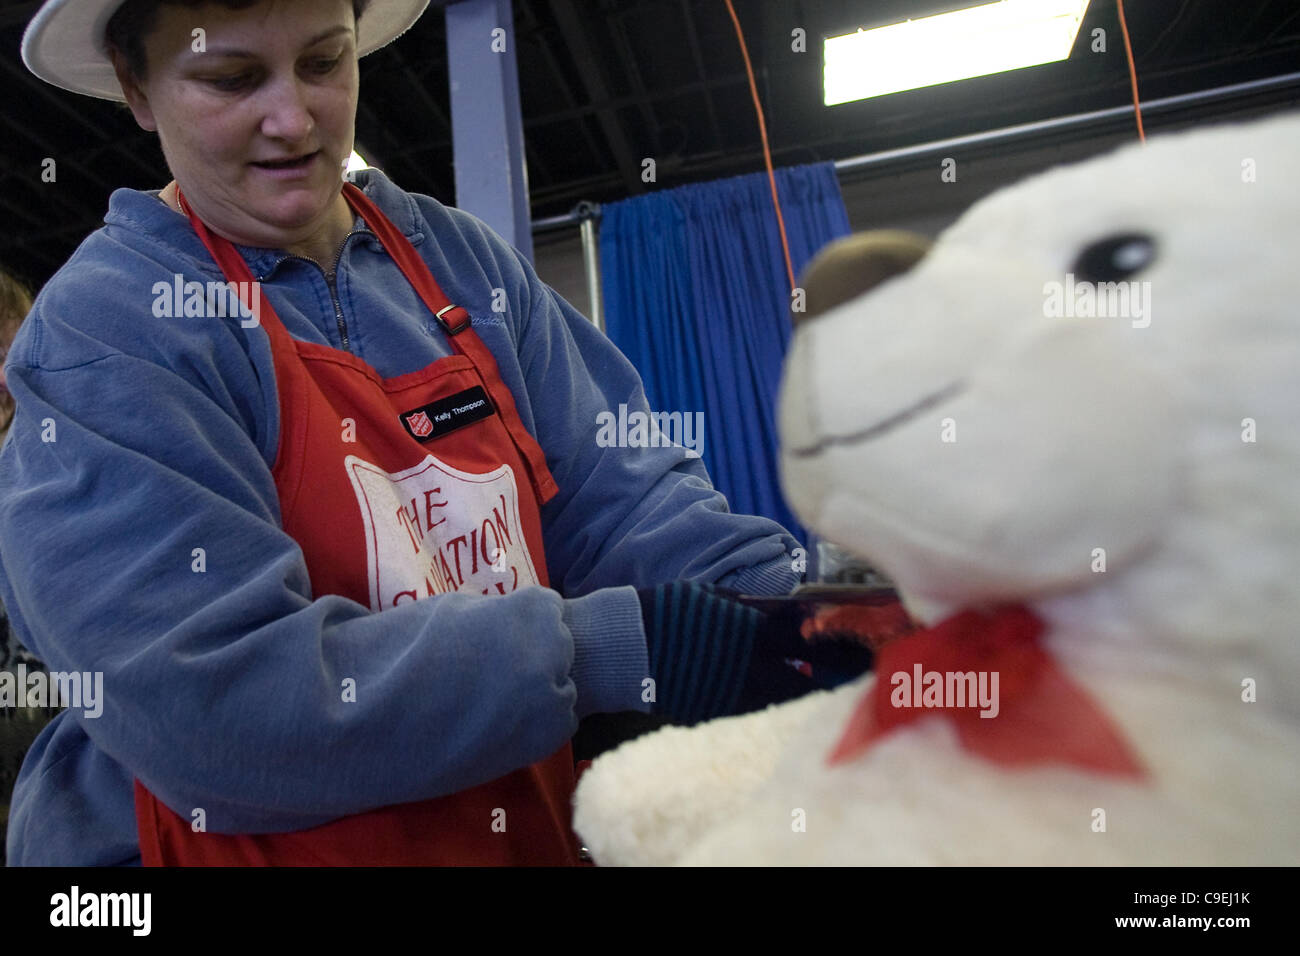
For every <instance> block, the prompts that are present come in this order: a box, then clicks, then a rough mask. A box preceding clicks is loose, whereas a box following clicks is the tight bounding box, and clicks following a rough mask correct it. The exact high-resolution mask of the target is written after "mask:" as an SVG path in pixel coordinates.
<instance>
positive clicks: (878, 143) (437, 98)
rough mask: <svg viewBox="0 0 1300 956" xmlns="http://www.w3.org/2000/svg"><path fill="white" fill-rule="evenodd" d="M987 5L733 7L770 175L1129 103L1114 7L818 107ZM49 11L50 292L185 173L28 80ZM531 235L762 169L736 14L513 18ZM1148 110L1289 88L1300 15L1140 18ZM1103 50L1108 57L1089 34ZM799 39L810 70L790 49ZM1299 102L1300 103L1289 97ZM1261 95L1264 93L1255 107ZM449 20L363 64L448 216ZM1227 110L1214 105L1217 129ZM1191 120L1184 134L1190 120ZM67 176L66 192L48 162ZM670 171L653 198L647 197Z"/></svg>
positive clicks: (103, 105) (1190, 8) (372, 94)
mask: <svg viewBox="0 0 1300 956" xmlns="http://www.w3.org/2000/svg"><path fill="white" fill-rule="evenodd" d="M971 5H974V3H973V2H972V0H916V2H909V0H735V6H736V10H737V13H738V15H739V17H740V20H741V23H742V25H743V26H744V29H745V33H746V38H747V41H748V44H749V48H750V55H751V57H752V58H753V61H754V68H755V72H756V75H757V79H758V84H759V90H760V94H761V96H762V98H763V102H764V106H765V109H766V111H767V116H768V130H769V133H770V136H771V140H772V150H773V158H774V161H775V162H776V164H777V165H794V164H798V163H807V162H814V161H818V160H828V159H840V158H845V157H849V156H854V155H858V154H862V153H870V152H875V151H878V150H883V149H891V148H895V147H902V146H907V145H910V144H915V143H923V142H927V141H931V140H937V139H943V138H946V137H951V136H957V135H962V134H966V133H974V132H978V131H981V130H986V129H994V128H998V127H1004V126H1009V125H1013V124H1018V123H1025V122H1031V121H1034V120H1040V119H1048V118H1052V117H1056V116H1062V115H1066V114H1073V113H1081V112H1085V111H1090V110H1097V109H1103V108H1106V107H1114V106H1122V105H1124V104H1125V103H1128V102H1130V92H1129V78H1128V71H1127V67H1126V64H1125V59H1124V51H1123V45H1122V41H1121V38H1120V31H1119V23H1118V18H1117V13H1116V6H1115V0H1093V2H1092V4H1091V6H1090V8H1089V12H1088V16H1087V19H1086V21H1085V23H1084V25H1083V29H1082V30H1081V31H1080V34H1079V39H1078V41H1077V42H1076V44H1075V50H1074V53H1073V55H1072V56H1071V57H1070V59H1069V60H1067V61H1064V62H1061V63H1056V64H1049V65H1046V66H1041V67H1033V68H1030V69H1026V70H1018V71H1015V72H1012V73H1006V74H1002V75H998V76H991V77H984V78H979V79H974V80H968V81H965V82H962V83H954V84H947V85H944V86H938V87H932V88H929V89H925V90H918V91H914V92H908V93H901V94H896V95H893V96H888V97H882V98H877V99H872V100H866V101H862V102H859V103H852V104H845V105H843V106H837V107H833V108H830V109H828V108H826V107H824V106H822V105H821V43H820V39H821V38H822V37H823V36H830V35H836V34H840V33H845V32H849V31H851V30H853V29H855V28H857V27H859V26H861V27H872V26H880V25H883V24H887V23H892V22H896V21H898V20H900V19H905V18H907V17H909V16H910V17H919V16H925V15H928V14H931V13H935V12H939V11H941V10H944V9H952V8H954V7H957V6H971ZM39 6H40V4H39V3H38V2H12V0H10V2H6V3H3V4H0V76H2V77H3V82H4V90H5V96H4V99H5V105H4V115H3V120H2V122H0V149H2V150H3V160H4V162H3V163H2V164H0V177H3V179H2V185H3V189H2V191H0V208H2V209H3V211H4V212H5V213H6V214H7V216H8V218H9V222H10V226H11V228H9V229H6V230H4V232H3V234H0V264H3V266H4V267H5V268H7V269H9V270H10V271H11V272H14V273H16V274H17V275H19V276H20V277H21V278H23V279H25V280H26V281H28V282H29V283H30V284H32V285H39V284H40V283H42V282H44V281H45V280H46V279H47V278H48V277H49V276H50V275H51V274H52V273H53V271H54V270H55V269H56V268H58V266H59V265H60V264H61V263H62V262H63V261H64V260H65V259H66V258H67V257H68V256H69V255H70V254H71V252H72V251H73V249H74V248H75V247H76V246H77V244H78V243H79V242H80V241H81V239H82V238H83V237H84V236H85V235H86V234H87V233H89V232H90V231H92V230H94V229H95V228H97V227H98V225H99V224H100V222H101V219H102V216H103V214H104V211H105V210H106V208H107V205H108V197H109V194H110V193H111V192H112V190H113V189H115V188H117V187H119V186H131V187H136V188H158V187H160V186H162V185H164V184H165V183H166V182H167V180H168V179H170V176H169V175H168V173H167V170H166V167H165V165H164V163H163V159H162V154H161V152H160V150H159V148H158V144H157V139H156V137H155V136H154V135H153V134H150V133H145V132H143V131H141V130H140V129H139V128H138V127H136V125H135V123H134V121H133V120H132V119H131V117H130V114H129V113H127V112H126V111H125V109H124V108H121V107H117V106H115V105H114V104H112V103H108V102H106V101H100V100H92V99H90V98H88V97H82V96H77V95H75V94H71V93H65V92H63V91H61V90H57V89H55V88H54V87H51V86H48V85H47V84H45V83H43V82H41V81H39V80H37V79H36V78H35V77H33V76H31V75H30V74H29V73H28V72H27V71H26V69H25V68H24V67H23V66H22V62H21V60H20V58H19V53H18V49H19V41H20V39H21V36H22V31H23V27H24V25H25V24H26V22H27V20H28V19H30V17H31V16H32V14H33V13H34V12H35V10H36V9H37V8H38V7H39ZM513 9H514V16H515V31H516V37H517V40H516V44H517V52H518V58H519V73H520V77H521V87H522V94H521V96H522V104H523V114H524V134H525V140H526V144H527V154H528V155H527V158H528V172H529V181H530V188H531V198H532V210H533V215H534V216H535V217H538V218H540V217H544V216H549V215H554V214H558V213H564V212H567V211H568V210H569V209H570V208H571V207H572V206H573V205H574V204H575V203H576V202H577V201H579V200H584V199H585V200H593V201H596V202H604V201H611V200H614V199H620V198H624V197H626V196H628V195H631V194H636V193H638V192H642V191H644V190H646V189H664V188H669V187H672V186H676V185H680V184H682V183H684V182H690V181H696V180H700V179H711V178H716V177H721V176H728V175H734V174H738V173H744V172H753V171H756V170H758V169H761V168H762V153H761V150H760V146H759V138H758V132H757V126H756V122H755V118H754V112H753V105H752V101H751V98H750V94H749V89H748V84H747V81H746V78H745V71H744V64H743V62H742V60H741V56H740V52H739V48H738V46H737V41H736V36H735V32H734V28H733V27H732V24H731V20H730V17H729V15H728V13H727V10H726V5H725V4H724V3H723V0H581V2H578V0H514V3H513ZM1126 13H1127V16H1128V23H1129V29H1130V32H1131V35H1132V40H1133V46H1134V54H1135V58H1136V62H1137V69H1138V76H1139V83H1140V90H1141V95H1142V98H1143V100H1149V99H1155V98H1160V97H1166V96H1171V95H1175V94H1179V93H1187V92H1192V91H1196V90H1202V89H1208V88H1211V87H1219V86H1223V85H1226V84H1230V83H1238V82H1242V81H1245V80H1252V79H1257V78H1264V77H1270V76H1277V75H1280V74H1284V73H1288V72H1290V71H1293V70H1296V69H1297V65H1298V64H1300V3H1298V2H1297V0H1231V2H1229V0H1222V2H1216V0H1130V2H1129V3H1128V5H1127V7H1126ZM1097 27H1100V28H1102V29H1104V30H1105V31H1106V38H1107V52H1106V53H1104V54H1102V53H1094V52H1092V51H1091V49H1090V38H1091V35H1092V31H1093V29H1094V28H1097ZM796 28H801V29H803V30H805V31H806V36H807V52H804V53H798V52H794V51H793V50H792V39H791V37H792V31H793V30H795V29H796ZM1265 95H1266V96H1272V97H1274V98H1276V99H1277V100H1278V101H1279V102H1285V101H1287V100H1288V99H1289V100H1290V101H1294V100H1295V99H1296V96H1297V87H1296V86H1291V87H1290V88H1289V89H1283V90H1280V91H1275V92H1273V93H1270V94H1265ZM1258 99H1259V97H1258V96H1257V97H1256V100H1258ZM448 109H449V107H448V81H447V56H446V48H445V39H444V21H443V13H442V11H441V10H438V9H434V8H432V7H431V8H430V10H429V12H428V13H426V14H425V16H424V17H423V18H422V19H421V21H420V22H419V23H417V24H416V26H415V28H414V29H412V30H411V31H410V32H409V33H407V34H406V35H405V36H404V37H402V38H401V39H400V40H399V41H398V42H396V43H395V44H393V45H392V46H390V47H388V48H387V49H385V50H382V51H380V52H378V53H376V54H373V55H372V56H369V57H367V58H365V59H364V60H363V61H362V69H361V105H360V109H359V113H358V116H357V141H358V143H359V144H361V145H362V147H363V148H364V149H366V150H368V151H369V156H370V158H371V159H372V160H373V161H375V163H376V165H380V166H382V167H383V168H384V170H385V172H387V173H388V175H389V176H391V177H392V178H393V179H394V180H395V181H396V182H397V183H398V184H400V185H401V186H403V187H404V188H406V189H409V190H412V191H416V192H423V193H428V194H430V195H433V196H436V197H437V198H438V199H440V200H442V201H444V202H447V203H450V202H452V201H453V200H454V198H455V190H454V183H453V175H452V147H451V132H450V127H449V123H448ZM1214 109H1218V110H1220V111H1222V110H1224V106H1223V105H1219V106H1217V107H1211V108H1207V115H1209V113H1212V112H1213V110H1214ZM1183 118H1186V116H1184V117H1183ZM45 157H55V158H57V160H58V163H59V176H58V181H57V186H56V185H54V184H49V183H44V182H42V180H41V168H42V167H41V162H42V159H43V158H45ZM646 157H653V158H654V159H655V160H656V164H657V171H658V179H657V182H656V183H654V184H652V185H650V186H647V185H646V184H644V183H643V182H642V181H641V176H640V174H641V168H642V167H641V161H642V159H643V158H646Z"/></svg>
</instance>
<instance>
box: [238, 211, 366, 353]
mask: <svg viewBox="0 0 1300 956" xmlns="http://www.w3.org/2000/svg"><path fill="white" fill-rule="evenodd" d="M360 235H371V236H373V235H374V233H372V232H371V231H370V230H369V229H354V230H352V231H351V232H349V233H348V234H347V235H346V236H344V237H343V242H342V243H341V244H340V245H339V251H338V254H337V255H335V256H334V265H332V266H331V267H330V270H329V271H328V272H326V271H325V270H324V269H322V268H321V264H320V263H319V262H317V261H316V260H315V259H308V258H307V257H306V256H294V255H288V256H285V257H284V258H282V259H277V260H276V261H275V265H273V266H272V267H271V268H270V269H269V270H267V272H266V275H263V276H262V277H261V278H260V279H259V280H258V281H262V280H265V279H266V276H269V275H270V274H271V273H272V272H274V271H275V270H276V268H278V267H279V265H280V263H282V262H285V261H287V260H289V259H297V260H298V261H299V262H310V263H311V264H312V265H314V266H315V267H316V268H317V269H320V272H321V275H323V276H324V277H325V285H326V286H327V287H328V288H329V290H330V302H332V303H333V304H334V324H335V326H336V327H337V328H338V330H339V342H340V343H341V344H342V346H343V351H345V352H351V351H352V346H351V340H350V339H349V338H348V323H347V320H346V319H344V318H343V305H342V303H340V302H339V289H338V268H339V261H340V260H341V259H342V258H343V251H344V250H345V249H347V247H348V242H349V241H350V240H351V239H352V237H353V236H360Z"/></svg>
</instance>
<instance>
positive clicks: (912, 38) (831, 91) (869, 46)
mask: <svg viewBox="0 0 1300 956" xmlns="http://www.w3.org/2000/svg"><path fill="white" fill-rule="evenodd" d="M1087 9H1088V0H999V2H997V3H986V4H984V5H982V6H978V7H967V8H966V9H964V10H954V11H952V12H950V13H940V14H937V15H935V16H932V17H924V18H923V19H920V20H907V21H905V22H903V23H895V24H892V25H890V26H887V27H878V28H876V29H874V30H859V31H858V32H857V33H850V34H848V35H847V36H838V37H828V38H827V40H826V42H825V74H824V75H825V103H826V105H827V106H834V105H836V104H838V103H848V102H851V101H853V100H863V99H867V98H868V97H872V96H884V95H885V94H887V93H897V92H900V91H901V90H914V89H917V88H919V87H923V86H934V85H935V84H938V83H951V82H953V81H954V80H964V79H969V78H970V77H973V76H988V75H989V74H991V73H1003V72H1005V71H1007V70H1019V69H1023V68H1024V67H1027V66H1037V65H1039V64H1042V63H1055V62H1057V61H1059V60H1064V59H1066V58H1067V57H1068V56H1069V55H1070V49H1071V48H1072V47H1073V46H1074V38H1075V37H1076V36H1077V35H1078V33H1079V25H1080V24H1081V23H1082V22H1083V16H1084V14H1085V13H1086V12H1087Z"/></svg>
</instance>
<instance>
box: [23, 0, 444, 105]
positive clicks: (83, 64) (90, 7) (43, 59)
mask: <svg viewBox="0 0 1300 956" xmlns="http://www.w3.org/2000/svg"><path fill="white" fill-rule="evenodd" d="M124 2H125V0H48V2H47V3H46V4H45V5H44V6H42V7H41V8H40V9H39V10H38V11H36V16H34V17H32V22H31V23H29V24H27V30H26V32H24V33H23V62H24V63H26V64H27V69H29V70H31V71H32V72H33V73H35V74H36V75H37V76H39V77H40V78H41V79H42V80H44V81H45V82H47V83H53V84H54V85H55V86H58V87H62V88H63V89H65V90H71V91H72V92H74V93H85V94H86V95H88V96H97V97H99V98H100V99H105V100H116V101H117V102H119V103H124V102H126V97H124V96H123V95H122V88H121V87H120V86H119V85H118V82H117V74H116V73H114V72H113V64H112V61H111V60H109V58H108V51H107V49H106V48H105V43H104V28H105V27H106V26H108V21H109V20H110V19H111V18H112V16H113V14H114V13H116V12H117V8H118V7H120V6H121V5H122V4H123V3H124ZM428 5H429V0H371V3H370V5H369V6H368V7H366V9H365V12H364V13H363V14H362V15H361V19H360V20H358V21H357V56H359V57H360V56H365V55H366V54H367V53H373V52H374V51H375V50H378V49H379V48H380V47H384V46H387V45H388V44H389V43H391V42H392V41H393V40H396V39H397V38H398V37H399V36H401V35H402V34H403V33H405V32H406V31H407V30H409V29H410V28H411V25H412V24H414V23H415V21H416V20H418V19H420V14H422V13H423V12H424V8H425V7H427V6H428Z"/></svg>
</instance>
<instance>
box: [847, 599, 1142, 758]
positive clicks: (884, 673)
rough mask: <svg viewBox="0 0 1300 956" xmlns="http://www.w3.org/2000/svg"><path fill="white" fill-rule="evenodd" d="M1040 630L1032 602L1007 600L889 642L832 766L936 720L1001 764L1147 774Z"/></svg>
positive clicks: (967, 746) (965, 743) (970, 748)
mask: <svg viewBox="0 0 1300 956" xmlns="http://www.w3.org/2000/svg"><path fill="white" fill-rule="evenodd" d="M1042 631H1043V622H1042V621H1040V620H1039V619H1038V618H1037V617H1036V616H1035V615H1034V614H1033V613H1032V612H1031V611H1029V610H1028V609H1027V608H1024V607H1021V606H1008V607H1004V608H1001V609H999V610H997V611H995V612H993V613H991V614H985V613H981V612H979V611H964V612H962V613H961V614H957V615H956V616H954V617H951V618H949V619H948V620H946V621H943V622H942V623H940V624H938V625H936V626H935V627H933V628H930V629H929V630H924V631H917V632H916V633H914V634H911V635H909V636H907V637H904V638H900V639H899V640H896V641H893V642H892V643H889V644H886V645H885V646H884V647H882V648H881V649H880V650H879V652H878V653H877V655H876V680H875V682H874V683H873V684H872V685H871V687H870V688H869V689H868V691H867V693H866V694H865V696H863V698H862V700H861V702H859V704H858V706H857V709H855V710H854V712H853V715H852V716H851V717H850V718H849V722H848V726H847V727H846V728H845V731H844V734H843V736H842V737H841V738H840V741H839V743H838V744H836V746H835V749H834V750H833V751H832V753H831V755H830V757H828V758H827V763H829V764H832V765H834V764H838V763H843V762H844V761H846V760H849V759H851V758H853V757H856V756H857V755H858V754H860V753H862V752H863V751H864V750H867V749H868V748H869V747H871V746H872V745H873V744H875V743H876V742H877V741H878V740H880V739H881V738H882V737H884V736H885V735H886V734H888V733H889V732H890V731H891V730H894V729H895V728H898V727H902V726H906V725H907V724H909V723H911V722H912V721H914V720H921V719H923V718H926V717H937V718H940V719H943V720H947V721H948V722H949V723H951V724H952V726H953V728H954V729H955V730H956V731H957V737H958V739H959V740H960V741H961V745H962V746H963V747H964V748H965V749H966V750H968V751H970V752H971V753H973V754H976V755H977V756H980V757H983V758H984V759H985V760H989V761H992V762H993V763H996V764H1001V765H1002V766H1005V767H1024V766H1032V765H1036V764H1048V763H1065V764H1071V765H1073V766H1077V767H1083V768H1085V769H1087V770H1091V771H1095V772H1098V773H1110V774H1115V775H1118V776H1131V777H1137V778H1142V777H1145V776H1146V771H1145V769H1144V768H1143V767H1142V764H1141V763H1140V762H1139V761H1138V759H1137V757H1136V756H1135V755H1134V753H1133V751H1132V750H1131V749H1130V748H1129V746H1128V743H1127V741H1125V739H1124V737H1123V735H1122V734H1121V733H1120V732H1119V730H1118V729H1116V727H1115V726H1114V725H1113V724H1112V723H1111V722H1110V720H1109V719H1108V718H1107V716H1106V714H1105V712H1104V711H1102V709H1101V708H1100V707H1099V706H1098V705H1097V704H1096V703H1095V702H1094V701H1093V700H1092V698H1091V697H1089V696H1088V694H1087V693H1086V692H1085V691H1084V690H1083V689H1082V688H1081V687H1079V686H1078V685H1077V684H1075V683H1074V682H1072V681H1071V680H1070V679H1069V678H1068V677H1066V675H1065V674H1064V673H1063V672H1062V671H1061V669H1060V668H1059V667H1057V666H1056V663H1055V661H1053V659H1052V657H1051V656H1050V655H1049V654H1048V653H1047V652H1046V651H1044V650H1043V648H1042V646H1041V644H1040V643H1039V637H1040V635H1041V634H1042ZM972 674H973V679H972V676H971V675H972ZM994 675H996V677H995V676H994ZM918 685H919V686H918ZM982 714H987V715H988V716H981V715H982Z"/></svg>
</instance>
